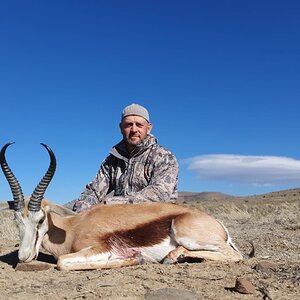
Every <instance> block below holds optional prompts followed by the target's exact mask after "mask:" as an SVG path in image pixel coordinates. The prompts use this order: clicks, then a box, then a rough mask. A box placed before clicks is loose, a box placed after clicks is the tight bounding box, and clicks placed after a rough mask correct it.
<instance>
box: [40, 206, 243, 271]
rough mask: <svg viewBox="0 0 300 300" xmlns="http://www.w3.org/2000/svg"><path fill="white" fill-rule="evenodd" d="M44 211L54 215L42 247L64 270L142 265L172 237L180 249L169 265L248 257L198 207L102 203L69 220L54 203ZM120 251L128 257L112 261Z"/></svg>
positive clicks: (172, 252) (170, 257)
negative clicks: (146, 251)
mask: <svg viewBox="0 0 300 300" xmlns="http://www.w3.org/2000/svg"><path fill="white" fill-rule="evenodd" d="M42 207H43V209H44V210H45V211H48V212H47V216H48V224H49V230H48V232H47V233H46V234H45V236H44V239H43V242H42V246H43V247H44V248H45V250H47V251H49V252H50V253H52V254H53V255H54V256H55V257H56V258H59V259H58V268H59V269H68V270H73V269H94V268H110V267H115V266H126V265H133V264H137V263H138V262H140V261H141V260H140V259H139V258H138V257H136V255H138V254H139V253H140V254H141V255H142V253H143V251H144V249H147V248H149V247H150V248H151V247H160V245H163V244H162V243H163V242H164V241H165V240H166V239H170V241H171V244H172V243H174V246H172V247H173V248H170V251H168V252H167V253H165V255H164V256H165V263H174V262H177V261H178V258H179V257H181V258H182V257H183V256H184V257H192V258H202V259H211V260H233V261H237V260H240V259H242V256H241V255H240V253H239V252H238V251H236V250H235V249H234V248H233V247H232V246H231V245H230V244H228V238H229V237H228V234H227V232H226V230H225V228H224V227H223V226H222V225H221V224H220V223H219V222H218V221H217V220H216V219H214V218H213V217H212V216H209V215H208V214H206V213H204V212H203V211H200V210H197V209H192V208H188V207H185V206H181V205H176V204H170V203H142V204H132V205H128V204H125V205H122V204H117V205H98V206H95V207H93V208H92V209H91V210H89V211H86V212H82V213H80V214H77V215H74V216H67V217H66V216H60V215H58V214H57V212H59V211H61V210H60V209H58V206H57V205H55V204H53V203H50V202H48V201H44V200H43V202H42ZM53 211H55V212H56V213H54V212H53ZM62 211H63V210H62ZM63 214H64V215H65V214H66V212H64V213H63ZM172 241H173V242H172ZM170 247H171V246H170ZM122 248H123V250H124V251H121V250H122ZM194 248H195V249H194ZM115 249H119V250H120V251H117V252H116V250H115ZM126 249H129V250H130V249H133V250H130V251H129V250H126ZM134 249H136V250H134ZM172 249H173V250H172ZM159 251H160V250H159ZM164 251H165V250H164ZM120 253H126V255H127V256H126V255H125V254H123V256H124V257H122V255H121V257H119V258H118V257H115V258H114V259H111V257H112V256H118V254H120ZM128 253H133V255H132V256H130V255H129V254H128ZM134 253H137V254H136V255H135V254H134ZM97 255H99V257H101V259H103V257H104V258H105V257H107V258H105V261H101V259H100V258H99V259H100V261H95V259H97V258H95V257H98V256H97ZM106 255H107V256H106ZM142 256H143V255H142ZM83 257H84V259H83ZM77 260H78V261H80V262H77ZM70 261H71V262H70ZM73 261H74V262H73Z"/></svg>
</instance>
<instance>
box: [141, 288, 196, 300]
mask: <svg viewBox="0 0 300 300" xmlns="http://www.w3.org/2000/svg"><path fill="white" fill-rule="evenodd" d="M145 299H146V300H197V299H199V296H198V295H197V294H196V293H194V292H191V291H188V290H179V289H174V288H164V289H159V290H155V291H151V292H148V293H147V294H146V295H145Z"/></svg>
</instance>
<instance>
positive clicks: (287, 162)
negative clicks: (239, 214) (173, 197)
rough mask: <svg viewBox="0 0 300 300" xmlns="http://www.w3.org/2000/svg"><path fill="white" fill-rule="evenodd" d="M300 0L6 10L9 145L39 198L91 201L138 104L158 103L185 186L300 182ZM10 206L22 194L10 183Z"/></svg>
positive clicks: (156, 119) (1, 14) (2, 58)
mask: <svg viewBox="0 0 300 300" xmlns="http://www.w3.org/2000/svg"><path fill="white" fill-rule="evenodd" d="M299 13H300V2H298V1H256V0H254V1H189V0H186V1H174V0H173V1H163V0H161V1H135V0H132V1H126V0H122V1H64V0H61V1H14V0H12V1H2V2H1V4H0V41H1V47H0V101H1V106H0V111H1V117H0V130H1V131H0V143H1V146H2V145H4V144H5V143H7V142H9V141H15V142H16V144H14V145H12V146H11V147H10V148H8V150H7V161H8V162H9V164H10V166H11V168H12V169H13V171H14V173H15V175H16V176H17V178H18V180H19V182H20V183H21V185H22V187H23V192H24V194H26V195H28V194H30V193H31V192H32V190H33V189H34V187H35V186H36V184H37V183H38V181H39V180H40V178H41V177H42V176H43V174H44V172H45V171H46V169H47V167H48V161H49V158H48V156H47V152H46V151H45V149H44V148H43V147H42V146H40V145H39V143H41V142H43V143H46V144H48V145H49V146H50V147H51V148H52V149H53V151H54V152H55V154H56V157H57V161H58V167H57V172H56V174H55V177H54V179H53V181H52V183H51V185H50V186H49V189H48V190H47V193H46V196H47V197H48V198H49V199H51V200H53V201H55V202H58V203H65V202H67V201H69V200H72V199H74V198H76V197H78V196H79V194H80V192H81V191H82V189H83V188H84V186H85V184H86V183H88V182H89V181H90V180H91V179H92V178H93V177H94V176H95V174H96V172H97V170H98V168H99V165H100V163H101V162H102V160H103V159H104V158H105V157H106V155H107V154H108V152H109V150H110V148H111V147H112V146H113V145H114V144H116V143H118V142H119V140H120V139H121V135H120V132H119V128H118V124H119V120H120V114H121V111H122V109H123V107H124V106H126V105H128V104H131V103H139V104H141V105H144V106H146V107H147V108H148V110H149V112H150V118H151V121H152V123H153V131H152V133H153V134H154V135H155V136H156V137H157V138H158V140H159V142H160V144H161V145H163V146H165V147H167V148H169V149H170V150H171V151H172V152H173V153H174V154H175V155H176V157H177V159H178V161H179V166H180V173H179V190H180V191H193V192H208V191H219V192H224V193H228V194H232V195H252V194H261V193H265V192H269V191H275V190H280V189H285V188H292V187H299V186H300V138H299V129H300V118H299V109H300V101H299V98H300V35H299V32H300V18H299ZM0 199H2V200H6V199H11V194H10V189H9V187H8V184H7V182H6V180H5V178H4V176H3V175H2V176H0Z"/></svg>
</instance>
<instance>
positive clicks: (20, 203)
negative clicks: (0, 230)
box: [0, 142, 25, 211]
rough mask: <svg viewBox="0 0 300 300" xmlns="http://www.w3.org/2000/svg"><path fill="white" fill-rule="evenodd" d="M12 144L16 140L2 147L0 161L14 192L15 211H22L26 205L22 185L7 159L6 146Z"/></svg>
mask: <svg viewBox="0 0 300 300" xmlns="http://www.w3.org/2000/svg"><path fill="white" fill-rule="evenodd" d="M11 144H14V142H11V143H7V144H6V145H4V146H3V147H2V150H1V153H0V163H1V168H2V171H3V173H4V175H5V177H6V180H7V182H8V184H9V186H10V189H11V191H12V194H13V198H14V210H15V211H21V210H22V209H23V208H24V206H25V204H24V203H25V202H24V195H23V192H22V189H21V186H20V184H19V182H18V180H17V179H16V177H15V175H14V173H13V172H12V171H11V169H10V168H9V166H8V164H7V162H6V159H5V151H6V148H7V147H8V146H10V145H11Z"/></svg>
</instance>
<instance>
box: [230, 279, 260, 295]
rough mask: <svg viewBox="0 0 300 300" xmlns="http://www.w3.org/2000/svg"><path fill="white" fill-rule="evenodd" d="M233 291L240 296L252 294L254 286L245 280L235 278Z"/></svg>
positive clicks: (254, 290)
mask: <svg viewBox="0 0 300 300" xmlns="http://www.w3.org/2000/svg"><path fill="white" fill-rule="evenodd" d="M234 290H235V291H236V292H238V293H240V294H254V293H255V292H256V288H255V286H254V285H253V284H252V283H251V282H250V281H249V280H248V279H246V278H237V279H236V282H235V287H234Z"/></svg>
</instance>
